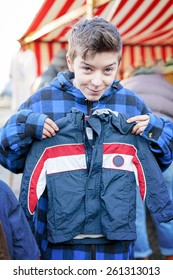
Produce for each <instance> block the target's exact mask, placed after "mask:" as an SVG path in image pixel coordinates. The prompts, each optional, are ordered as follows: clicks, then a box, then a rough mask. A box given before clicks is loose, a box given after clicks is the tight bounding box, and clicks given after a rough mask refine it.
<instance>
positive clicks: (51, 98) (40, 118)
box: [0, 71, 173, 252]
mask: <svg viewBox="0 0 173 280" xmlns="http://www.w3.org/2000/svg"><path fill="white" fill-rule="evenodd" d="M72 78H73V73H71V72H69V71H67V72H65V73H59V74H58V76H57V78H55V79H54V80H53V81H52V82H51V83H50V85H48V86H46V87H44V88H42V89H40V90H38V92H37V93H35V94H34V95H32V96H31V97H30V98H29V99H28V100H27V101H26V102H25V103H23V104H22V105H21V107H20V109H19V111H18V112H16V113H15V114H14V115H13V116H11V117H10V119H9V120H8V121H7V123H6V124H5V125H4V126H3V127H2V128H1V129H0V163H1V164H2V165H3V166H4V167H5V168H8V169H9V170H11V171H12V172H14V173H20V172H22V171H23V168H24V164H25V158H26V156H27V152H28V150H29V147H30V145H31V144H32V141H33V140H34V138H37V139H40V140H41V139H42V131H43V125H44V121H45V118H46V117H49V118H51V119H52V120H54V121H56V120H57V119H59V118H61V117H64V116H65V115H66V114H67V113H69V112H70V111H71V108H72V107H76V108H77V109H78V110H81V111H82V112H84V113H85V114H86V115H88V114H90V109H91V110H92V111H91V112H94V108H97V109H102V108H109V109H111V110H112V111H117V112H120V113H125V114H128V115H129V117H133V116H137V115H142V114H149V115H150V120H149V124H148V126H147V128H146V129H145V130H144V131H143V133H142V136H143V137H144V138H146V139H148V141H149V143H150V148H151V150H152V151H153V152H154V153H155V156H156V158H157V160H158V162H159V165H160V167H161V168H162V169H163V170H164V169H165V168H166V167H167V166H168V165H169V164H170V163H171V162H172V159H173V123H172V122H171V121H169V120H168V119H166V118H164V117H163V118H159V117H156V116H154V115H153V114H152V112H151V110H150V109H149V108H148V107H147V105H146V104H145V103H144V102H143V101H142V99H141V98H140V97H139V96H138V95H136V94H135V93H134V92H132V91H130V90H128V89H125V88H123V87H122V86H121V84H120V83H119V82H118V81H114V83H113V84H112V86H111V87H110V88H109V89H108V90H107V91H106V92H105V93H104V95H103V96H102V97H101V98H100V100H99V101H98V102H92V103H91V102H88V101H87V100H86V99H85V97H84V96H83V94H82V93H81V92H80V91H79V90H78V89H76V88H75V87H74V86H73V84H72V82H71V79H72ZM91 106H92V108H91ZM46 200H47V197H46V195H45V193H44V194H43V196H42V197H41V198H40V201H39V204H38V208H37V211H36V213H35V216H34V220H35V231H36V232H35V236H36V239H37V242H38V243H39V246H40V249H41V250H42V251H43V252H45V251H46V248H47V245H48V242H47V240H46V218H45V217H46V205H47V203H46Z"/></svg>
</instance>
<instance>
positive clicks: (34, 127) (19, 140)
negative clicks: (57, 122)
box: [0, 110, 47, 173]
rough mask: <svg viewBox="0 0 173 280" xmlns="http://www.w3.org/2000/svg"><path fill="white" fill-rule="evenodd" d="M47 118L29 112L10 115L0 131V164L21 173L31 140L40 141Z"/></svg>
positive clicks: (24, 111)
mask: <svg viewBox="0 0 173 280" xmlns="http://www.w3.org/2000/svg"><path fill="white" fill-rule="evenodd" d="M46 117H47V116H46V115H44V114H40V113H35V112H33V111H31V110H21V111H19V112H17V113H15V114H14V115H12V116H11V117H10V118H9V120H8V121H7V123H6V124H5V125H4V126H3V127H2V128H1V129H0V163H1V164H2V166H4V167H5V168H8V169H9V170H11V171H12V172H14V173H20V172H22V171H23V168H24V163H25V157H26V155H27V151H28V149H29V146H30V144H31V143H32V141H33V138H34V137H35V138H37V139H39V140H41V139H42V131H43V126H44V121H45V118H46Z"/></svg>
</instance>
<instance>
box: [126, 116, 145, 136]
mask: <svg viewBox="0 0 173 280" xmlns="http://www.w3.org/2000/svg"><path fill="white" fill-rule="evenodd" d="M149 119H150V117H149V115H140V116H135V117H132V118H129V119H128V120H127V123H132V122H136V125H134V127H133V129H132V131H131V133H133V134H136V135H137V134H139V135H141V134H142V132H143V131H144V129H145V128H146V127H147V125H148V122H149Z"/></svg>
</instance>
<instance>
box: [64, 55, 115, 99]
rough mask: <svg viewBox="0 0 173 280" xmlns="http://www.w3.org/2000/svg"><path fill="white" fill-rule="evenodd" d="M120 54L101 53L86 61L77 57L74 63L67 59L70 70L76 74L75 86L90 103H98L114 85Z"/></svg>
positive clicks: (88, 56) (87, 58)
mask: <svg viewBox="0 0 173 280" xmlns="http://www.w3.org/2000/svg"><path fill="white" fill-rule="evenodd" d="M118 62H119V60H118V53H117V52H101V53H96V55H95V56H94V57H92V56H90V55H87V57H86V59H85V60H84V59H83V58H82V57H81V56H77V57H76V58H75V59H74V61H71V60H70V59H69V58H68V57H67V63H68V67H69V70H70V71H72V72H74V74H75V79H74V81H73V84H74V86H75V87H76V88H78V89H80V91H81V92H82V93H83V95H84V96H85V97H86V99H88V100H89V101H97V100H99V99H100V97H101V96H102V95H103V94H104V93H105V91H106V90H107V89H108V88H109V87H110V86H111V85H112V83H113V81H114V79H115V76H116V73H117V70H118V64H119V63H118Z"/></svg>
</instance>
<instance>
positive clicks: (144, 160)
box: [137, 137, 173, 223]
mask: <svg viewBox="0 0 173 280" xmlns="http://www.w3.org/2000/svg"><path fill="white" fill-rule="evenodd" d="M141 140H142V141H141ZM137 154H138V158H139V159H140V162H141V164H142V170H143V171H142V172H143V174H144V178H145V182H146V196H145V203H146V206H147V208H148V210H149V212H150V214H151V217H152V219H153V220H154V221H155V222H156V223H161V222H168V221H169V220H172V219H173V202H172V201H171V199H170V196H169V192H168V190H167V187H166V186H165V184H164V179H163V176H162V172H161V170H160V168H159V165H158V163H157V161H156V159H155V157H154V155H153V153H152V152H151V151H150V149H149V147H148V143H147V141H145V140H144V139H141V138H140V137H137Z"/></svg>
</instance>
